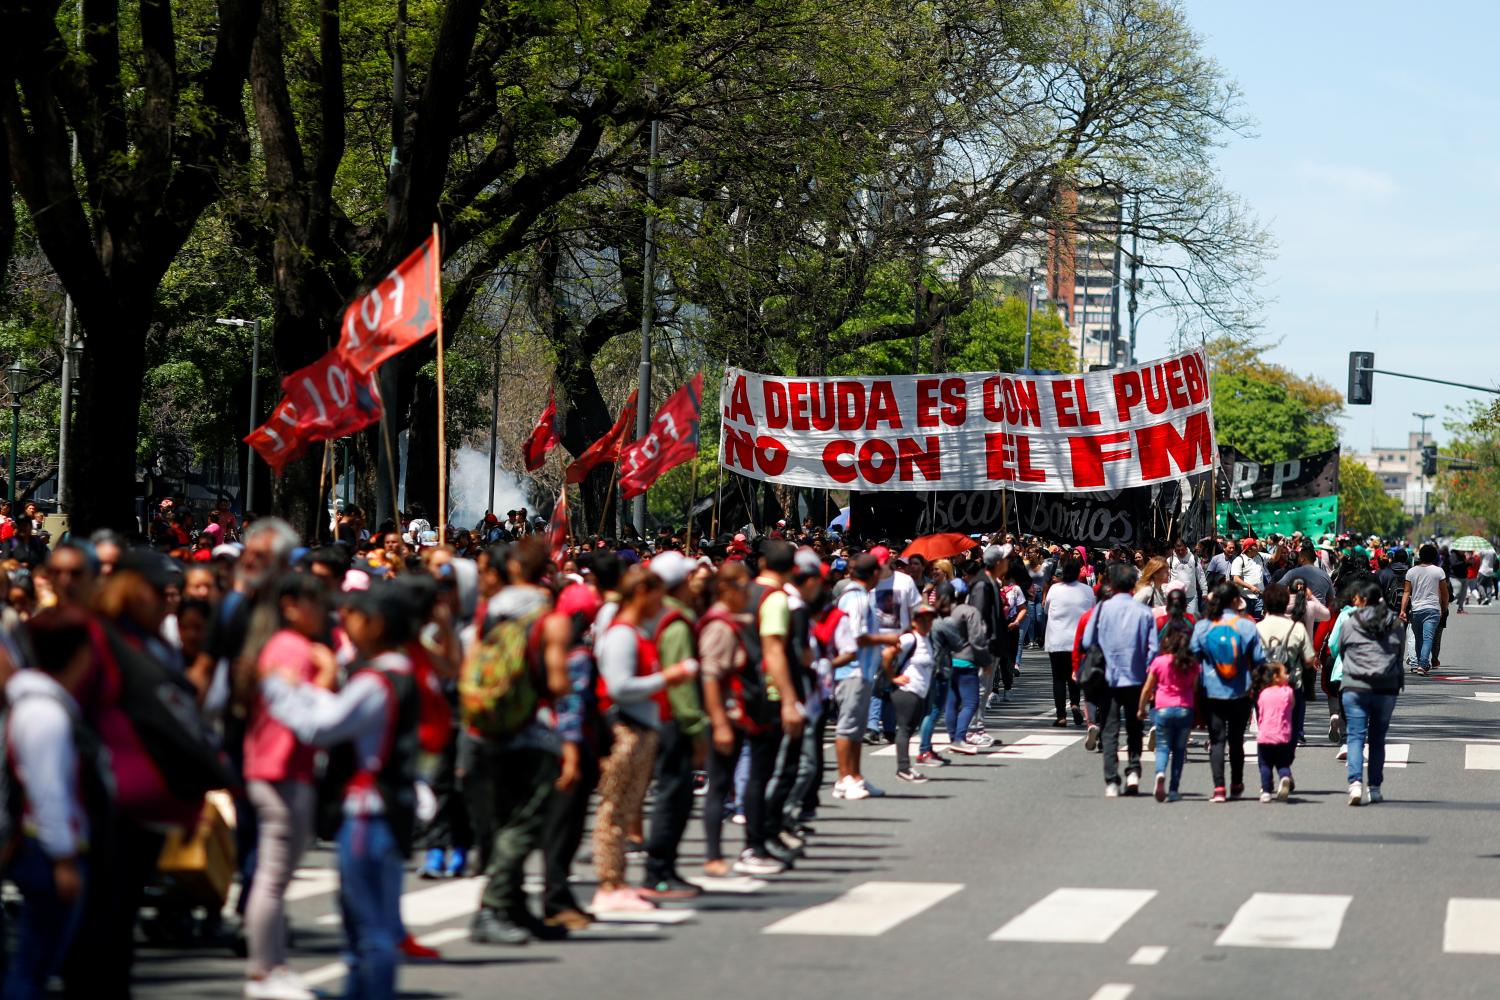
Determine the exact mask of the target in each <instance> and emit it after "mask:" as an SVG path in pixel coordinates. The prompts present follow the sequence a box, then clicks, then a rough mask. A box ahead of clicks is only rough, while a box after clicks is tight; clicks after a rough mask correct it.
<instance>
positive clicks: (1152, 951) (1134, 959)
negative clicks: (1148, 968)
mask: <svg viewBox="0 0 1500 1000" xmlns="http://www.w3.org/2000/svg"><path fill="white" fill-rule="evenodd" d="M1166 957H1167V948H1166V946H1165V945H1160V944H1146V945H1141V947H1139V948H1137V949H1136V950H1135V954H1134V955H1131V956H1130V964H1131V965H1155V964H1157V963H1158V962H1160V961H1161V960H1162V959H1163V958H1166Z"/></svg>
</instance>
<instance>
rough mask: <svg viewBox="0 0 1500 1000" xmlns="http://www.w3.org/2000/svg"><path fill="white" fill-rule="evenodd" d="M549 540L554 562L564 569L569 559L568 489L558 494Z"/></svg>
mask: <svg viewBox="0 0 1500 1000" xmlns="http://www.w3.org/2000/svg"><path fill="white" fill-rule="evenodd" d="M548 538H549V540H550V541H551V543H552V561H553V562H554V563H556V564H557V568H558V569H562V567H563V563H564V562H566V561H567V558H568V487H567V484H566V483H564V484H563V488H562V489H561V490H559V491H558V493H557V503H556V504H555V505H554V506H553V508H552V524H551V526H550V527H549V529H548Z"/></svg>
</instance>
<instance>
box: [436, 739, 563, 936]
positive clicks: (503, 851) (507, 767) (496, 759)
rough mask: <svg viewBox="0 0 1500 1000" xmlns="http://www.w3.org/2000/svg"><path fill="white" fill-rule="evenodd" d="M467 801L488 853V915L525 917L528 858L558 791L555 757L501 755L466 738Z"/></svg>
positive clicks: (484, 899)
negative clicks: (494, 911) (495, 912)
mask: <svg viewBox="0 0 1500 1000" xmlns="http://www.w3.org/2000/svg"><path fill="white" fill-rule="evenodd" d="M458 767H459V770H460V771H461V772H462V774H463V778H462V788H463V793H464V801H465V802H466V803H467V804H468V807H469V816H470V818H471V819H472V821H473V824H474V832H475V835H476V836H477V837H478V841H479V844H480V848H481V851H482V853H484V868H483V871H484V874H485V877H486V878H487V879H488V881H487V883H486V885H485V887H484V893H483V895H482V896H481V897H480V902H481V903H482V905H483V906H484V907H485V909H490V910H498V911H500V912H502V913H505V914H508V915H511V916H513V917H514V916H519V915H522V914H524V913H525V912H526V910H527V907H526V891H525V888H524V879H525V868H526V858H527V857H528V856H529V855H530V854H531V852H532V851H534V850H536V849H537V848H538V847H539V846H540V845H541V836H542V830H543V828H544V827H545V825H546V819H547V809H548V805H549V801H548V800H549V799H550V798H551V797H552V794H553V793H554V792H555V791H556V789H555V787H554V785H555V783H556V782H557V770H558V760H557V754H555V753H552V752H551V751H548V750H536V749H524V750H511V749H498V748H496V747H495V746H493V745H491V744H487V743H484V742H482V741H480V740H475V739H473V738H470V737H465V738H464V741H463V744H462V745H461V746H460V747H459V761H458Z"/></svg>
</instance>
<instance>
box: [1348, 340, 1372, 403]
mask: <svg viewBox="0 0 1500 1000" xmlns="http://www.w3.org/2000/svg"><path fill="white" fill-rule="evenodd" d="M1374 368H1375V355H1374V353H1373V352H1371V351H1350V352H1349V391H1348V393H1346V394H1345V395H1346V398H1347V400H1348V402H1349V404H1350V405H1351V406H1368V405H1369V404H1370V402H1371V400H1373V399H1374V397H1375V372H1374V370H1373V369H1374Z"/></svg>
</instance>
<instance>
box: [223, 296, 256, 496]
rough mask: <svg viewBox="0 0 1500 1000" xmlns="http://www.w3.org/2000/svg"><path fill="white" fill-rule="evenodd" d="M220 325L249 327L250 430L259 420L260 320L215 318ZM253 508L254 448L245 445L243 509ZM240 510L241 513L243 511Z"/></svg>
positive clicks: (252, 429) (253, 428)
mask: <svg viewBox="0 0 1500 1000" xmlns="http://www.w3.org/2000/svg"><path fill="white" fill-rule="evenodd" d="M214 322H215V323H217V324H219V325H220V326H238V327H242V328H243V327H247V326H248V327H249V328H250V430H251V431H252V432H253V431H254V430H255V427H256V424H257V422H258V421H259V420H260V378H259V377H258V376H259V375H260V320H258V319H233V318H230V319H216V320H214ZM254 509H255V448H254V447H252V446H251V445H248V444H247V445H245V511H250V510H254ZM243 512H244V511H242V512H241V513H243Z"/></svg>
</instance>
